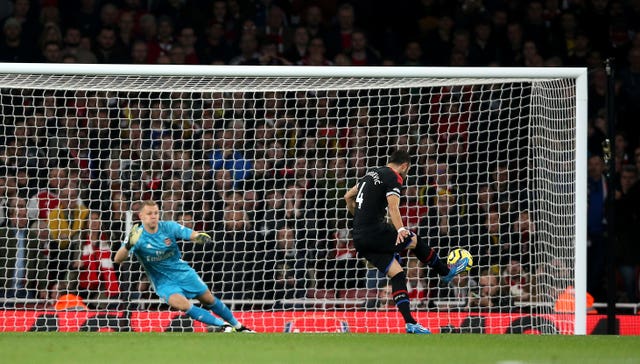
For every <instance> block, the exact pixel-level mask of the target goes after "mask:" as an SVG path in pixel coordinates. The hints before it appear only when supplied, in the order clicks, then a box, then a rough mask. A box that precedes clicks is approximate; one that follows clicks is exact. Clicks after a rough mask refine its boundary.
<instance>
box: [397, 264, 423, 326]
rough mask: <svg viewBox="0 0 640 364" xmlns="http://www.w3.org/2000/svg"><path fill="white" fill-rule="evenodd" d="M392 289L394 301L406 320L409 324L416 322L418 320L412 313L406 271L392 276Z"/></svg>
mask: <svg viewBox="0 0 640 364" xmlns="http://www.w3.org/2000/svg"><path fill="white" fill-rule="evenodd" d="M391 289H392V290H393V293H392V295H393V301H394V302H395V303H396V307H398V311H400V313H401V314H402V317H403V318H404V321H405V322H406V323H408V324H415V323H417V321H416V320H415V319H414V318H413V316H412V315H411V306H410V304H409V293H408V292H407V282H406V276H405V274H404V272H400V273H398V274H396V275H395V276H393V277H392V278H391Z"/></svg>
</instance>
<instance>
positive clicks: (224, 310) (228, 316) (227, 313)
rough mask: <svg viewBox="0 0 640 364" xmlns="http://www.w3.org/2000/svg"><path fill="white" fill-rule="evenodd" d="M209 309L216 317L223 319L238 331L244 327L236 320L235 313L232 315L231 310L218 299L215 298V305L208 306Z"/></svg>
mask: <svg viewBox="0 0 640 364" xmlns="http://www.w3.org/2000/svg"><path fill="white" fill-rule="evenodd" d="M207 308H208V309H210V310H211V311H213V313H215V314H216V315H218V316H220V317H222V319H223V320H225V321H227V322H228V323H229V324H230V325H231V326H233V327H235V328H236V329H237V328H238V327H240V326H242V325H240V323H239V322H238V320H236V318H235V317H234V316H233V313H231V310H230V309H229V307H227V305H225V304H224V303H223V302H222V301H220V299H219V298H218V297H215V298H214V301H213V304H212V305H210V306H208V307H207Z"/></svg>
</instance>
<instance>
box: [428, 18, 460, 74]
mask: <svg viewBox="0 0 640 364" xmlns="http://www.w3.org/2000/svg"><path fill="white" fill-rule="evenodd" d="M453 26H454V21H453V19H452V18H451V16H450V15H447V14H443V15H442V16H440V17H439V18H438V27H437V28H436V29H434V30H432V31H431V32H429V33H428V34H427V36H426V38H425V39H424V41H423V42H422V45H423V48H424V52H425V54H426V58H427V64H428V65H432V66H445V65H447V64H448V62H449V55H451V49H452V40H453Z"/></svg>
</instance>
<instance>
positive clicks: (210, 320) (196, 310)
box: [186, 305, 225, 326]
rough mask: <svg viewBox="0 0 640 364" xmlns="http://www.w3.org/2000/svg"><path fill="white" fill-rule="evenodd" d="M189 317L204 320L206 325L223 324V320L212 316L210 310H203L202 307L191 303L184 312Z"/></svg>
mask: <svg viewBox="0 0 640 364" xmlns="http://www.w3.org/2000/svg"><path fill="white" fill-rule="evenodd" d="M186 314H187V315H189V317H191V318H192V319H194V320H198V321H200V322H204V323H205V324H207V325H212V326H222V325H224V324H225V322H224V321H222V320H220V319H219V318H217V317H215V316H213V315H212V314H211V312H209V311H207V310H205V309H204V308H200V307H198V306H194V305H191V307H190V308H189V309H188V310H187V312H186Z"/></svg>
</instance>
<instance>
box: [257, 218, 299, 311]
mask: <svg viewBox="0 0 640 364" xmlns="http://www.w3.org/2000/svg"><path fill="white" fill-rule="evenodd" d="M266 252H267V254H266V255H265V258H264V261H265V271H266V272H267V274H269V276H265V278H266V279H265V282H264V283H265V287H273V288H272V289H271V288H267V297H265V298H267V299H274V300H277V301H279V300H282V299H292V298H301V297H304V295H305V292H304V289H303V288H304V287H305V285H306V282H305V281H306V280H305V277H304V274H305V273H304V271H303V270H300V266H299V252H298V251H297V249H296V238H295V231H294V230H293V229H292V228H289V227H286V226H284V227H282V228H280V229H278V231H277V232H276V236H275V241H274V242H273V243H272V244H270V245H267V248H266ZM301 274H302V276H300V275H301Z"/></svg>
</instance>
